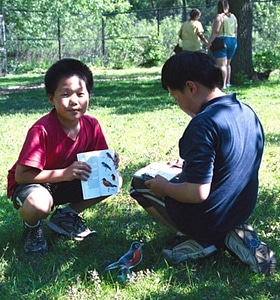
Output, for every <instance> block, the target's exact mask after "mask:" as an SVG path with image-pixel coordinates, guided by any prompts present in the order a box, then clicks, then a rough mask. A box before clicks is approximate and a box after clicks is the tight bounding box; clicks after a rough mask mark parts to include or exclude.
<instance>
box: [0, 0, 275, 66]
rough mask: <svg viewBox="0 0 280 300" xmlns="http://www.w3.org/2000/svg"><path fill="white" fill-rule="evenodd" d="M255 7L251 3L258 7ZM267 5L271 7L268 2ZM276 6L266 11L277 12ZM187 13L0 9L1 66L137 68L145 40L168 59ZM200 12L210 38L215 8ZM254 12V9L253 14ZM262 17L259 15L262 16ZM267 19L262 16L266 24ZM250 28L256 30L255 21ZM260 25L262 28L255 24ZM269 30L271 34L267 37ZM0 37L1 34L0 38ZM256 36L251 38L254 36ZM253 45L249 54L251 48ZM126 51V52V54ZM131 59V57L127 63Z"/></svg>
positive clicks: (170, 10)
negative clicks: (64, 62) (72, 61)
mask: <svg viewBox="0 0 280 300" xmlns="http://www.w3.org/2000/svg"><path fill="white" fill-rule="evenodd" d="M261 2H262V1H257V2H254V5H256V4H255V3H261ZM270 2H272V1H270ZM279 2H280V1H273V3H272V5H275V6H278V7H279ZM191 8H192V7H172V8H164V9H151V10H145V11H133V12H129V13H122V14H121V13H116V14H109V15H103V16H100V18H93V16H92V15H90V14H87V15H85V14H76V15H71V16H67V17H65V16H64V15H61V16H59V15H58V16H57V15H56V16H54V15H53V13H52V12H51V11H47V10H46V11H26V10H5V8H3V9H2V15H3V20H5V26H4V28H2V32H3V29H4V34H5V42H3V37H2V40H1V41H2V42H1V43H2V45H0V48H1V49H5V50H6V58H7V65H8V66H9V68H13V65H14V64H18V63H21V62H24V63H31V64H32V63H36V64H38V63H40V62H41V63H45V64H50V63H52V62H54V61H55V60H57V59H60V58H63V57H75V58H77V59H82V60H83V61H85V62H87V63H91V64H93V65H108V64H110V63H112V61H113V60H114V61H116V60H118V59H119V60H120V61H121V62H123V61H125V60H126V59H127V60H130V61H133V60H134V64H136V65H137V64H140V63H141V55H139V54H140V53H141V51H144V50H143V49H144V47H145V44H144V42H145V41H149V39H150V38H151V36H159V39H160V41H161V45H162V47H163V53H164V56H166V57H168V56H169V55H171V54H172V51H173V47H174V45H175V44H176V43H177V41H178V30H179V27H180V24H181V22H182V21H183V20H185V19H186V18H187V17H188V13H189V11H190V9H191ZM197 8H198V9H200V11H201V12H202V16H201V19H200V21H201V22H202V24H203V26H204V29H205V35H206V37H207V36H208V37H209V36H210V33H211V26H212V22H213V19H214V16H215V14H216V5H206V4H205V5H200V6H197ZM253 11H255V8H253ZM263 13H264V14H265V12H263ZM269 17H270V16H267V18H269ZM279 22H280V21H279V20H278V18H277V19H274V20H273V28H272V27H271V26H270V27H271V28H270V27H269V26H267V24H266V27H265V28H262V30H258V29H256V28H255V29H254V30H255V31H257V39H258V41H262V42H263V41H264V40H266V42H267V43H268V42H269V43H270V42H271V44H272V45H274V46H275V44H273V43H274V42H275V39H274V40H271V41H268V40H267V37H270V38H271V39H273V37H275V36H276V35H278V30H277V31H276V32H275V28H279V25H280V24H279ZM254 24H258V25H260V24H259V21H258V20H255V21H254ZM261 25H263V24H261ZM272 30H273V32H272ZM2 35H3V34H2ZM255 36H256V34H255ZM258 41H257V40H253V42H254V44H253V50H254V49H255V48H256V45H255V43H257V42H258ZM128 49H129V51H128ZM128 56H132V57H128Z"/></svg>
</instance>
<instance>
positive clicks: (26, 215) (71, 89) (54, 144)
mask: <svg viewBox="0 0 280 300" xmlns="http://www.w3.org/2000/svg"><path fill="white" fill-rule="evenodd" d="M45 90H46V93H47V95H48V98H49V101H50V103H51V105H52V106H53V109H52V110H51V111H50V112H49V113H48V114H46V115H45V116H43V117H42V118H40V119H39V120H38V121H37V122H35V124H33V126H32V127H31V128H30V129H29V131H28V133H27V136H26V139H25V142H24V144H23V147H22V150H21V152H20V155H19V158H18V160H17V162H16V163H15V164H14V166H13V167H12V168H11V170H9V174H8V189H7V190H8V193H7V194H8V197H11V199H12V201H13V203H14V206H15V207H16V208H17V209H18V211H19V214H20V216H21V218H22V219H23V224H24V235H25V252H26V253H34V252H42V251H47V250H48V245H47V241H46V240H45V237H44V234H43V224H42V219H45V218H47V217H48V216H49V214H50V212H51V210H52V208H53V207H54V206H57V205H60V204H65V203H68V205H66V206H65V207H63V208H60V209H56V211H55V212H54V213H53V215H52V216H51V218H50V220H49V223H48V226H49V227H50V228H51V229H53V230H54V231H56V232H57V233H59V234H63V235H65V236H67V237H69V238H73V239H76V240H82V239H84V238H85V237H90V236H94V235H96V232H95V231H91V230H90V229H89V228H88V227H87V226H86V225H85V224H84V222H83V220H82V218H81V217H80V216H79V213H81V212H82V211H84V210H85V209H86V208H89V207H91V206H92V205H94V204H96V203H98V202H99V201H101V200H103V199H104V198H105V197H100V198H96V199H90V200H87V201H84V200H83V196H82V189H81V182H80V181H81V180H87V179H88V177H89V175H90V173H91V168H90V166H89V165H88V164H87V163H85V162H80V161H77V153H80V152H86V151H93V150H104V149H108V145H107V143H106V140H105V137H104V135H103V132H102V129H101V127H100V124H99V123H98V121H97V119H96V118H94V117H92V116H90V115H87V114H86V110H87V108H88V104H89V100H90V95H91V93H92V90H93V76H92V73H91V71H90V69H89V68H88V67H87V66H86V65H85V64H83V63H82V62H80V61H78V60H75V59H62V60H60V61H58V62H56V63H55V64H53V65H52V66H51V67H50V68H49V70H48V71H47V73H46V75H45ZM114 159H115V165H116V167H117V166H118V163H119V156H118V154H117V153H116V154H115V157H114Z"/></svg>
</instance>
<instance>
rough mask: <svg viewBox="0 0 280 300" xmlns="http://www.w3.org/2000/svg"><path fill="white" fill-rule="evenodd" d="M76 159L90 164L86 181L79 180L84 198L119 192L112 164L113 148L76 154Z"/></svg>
mask: <svg viewBox="0 0 280 300" xmlns="http://www.w3.org/2000/svg"><path fill="white" fill-rule="evenodd" d="M77 158H78V161H84V162H86V163H88V164H89V165H90V166H91V174H90V177H89V178H88V180H87V181H81V184H82V191H83V197H84V200H87V199H92V198H96V197H100V196H108V195H113V194H117V193H118V192H119V177H118V172H117V170H116V167H115V164H114V150H112V149H106V150H100V151H89V152H83V153H78V154H77Z"/></svg>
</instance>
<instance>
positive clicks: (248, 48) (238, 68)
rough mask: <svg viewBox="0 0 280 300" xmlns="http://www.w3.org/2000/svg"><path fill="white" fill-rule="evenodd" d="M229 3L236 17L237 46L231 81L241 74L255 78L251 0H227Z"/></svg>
mask: <svg viewBox="0 0 280 300" xmlns="http://www.w3.org/2000/svg"><path fill="white" fill-rule="evenodd" d="M229 5H230V11H231V12H232V13H233V14H235V16H236V17H237V19H238V36H237V39H238V48H237V51H236V54H235V56H234V58H233V60H232V74H233V82H234V81H237V77H238V76H239V78H242V74H243V75H246V77H247V78H248V79H254V80H256V79H257V78H256V73H255V71H254V67H253V59H252V29H253V1H252V0H229ZM240 76H241V77H240Z"/></svg>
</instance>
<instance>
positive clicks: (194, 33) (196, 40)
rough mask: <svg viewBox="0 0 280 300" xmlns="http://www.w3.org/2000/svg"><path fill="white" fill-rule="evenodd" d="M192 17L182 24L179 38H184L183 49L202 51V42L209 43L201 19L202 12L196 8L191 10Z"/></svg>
mask: <svg viewBox="0 0 280 300" xmlns="http://www.w3.org/2000/svg"><path fill="white" fill-rule="evenodd" d="M189 15H190V18H189V20H188V21H186V22H184V23H183V24H182V25H181V28H180V30H179V33H178V35H179V38H180V39H181V40H182V50H189V51H201V50H202V42H204V43H205V44H207V43H208V41H207V40H206V38H205V37H204V35H203V33H204V29H203V26H202V24H201V22H200V21H199V19H200V17H201V12H200V10H199V9H197V8H195V9H192V10H191V11H190V14H189Z"/></svg>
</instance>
